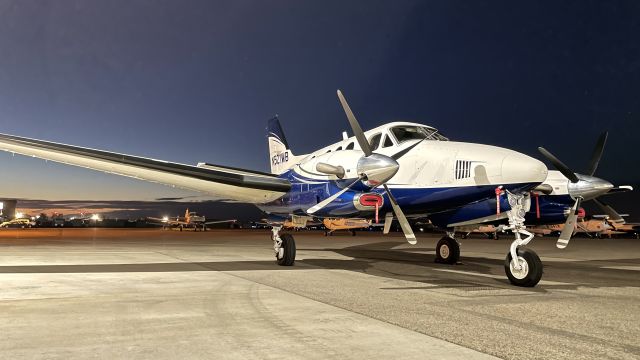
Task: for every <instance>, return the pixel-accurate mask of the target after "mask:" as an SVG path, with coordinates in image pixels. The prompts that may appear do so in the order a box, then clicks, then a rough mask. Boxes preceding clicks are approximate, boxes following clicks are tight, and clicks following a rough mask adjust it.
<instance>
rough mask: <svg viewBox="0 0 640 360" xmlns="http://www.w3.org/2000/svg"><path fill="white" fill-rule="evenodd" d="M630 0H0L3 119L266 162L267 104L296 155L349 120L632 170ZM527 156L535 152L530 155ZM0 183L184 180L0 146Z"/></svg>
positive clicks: (63, 192)
mask: <svg viewBox="0 0 640 360" xmlns="http://www.w3.org/2000/svg"><path fill="white" fill-rule="evenodd" d="M638 19H640V3H638V2H636V1H618V2H607V3H604V2H598V1H563V2H557V1H548V2H516V3H514V2H500V1H490V2H482V1H468V2H465V1H348V2H344V1H322V2H317V1H315V2H312V1H195V0H189V1H139V0H131V1H93V0H89V1H29V0H25V1H0V132H2V133H8V134H15V135H20V136H27V137H34V138H39V139H45V140H52V141H58V142H63V143H69V144H75V145H81V146H88V147H93V148H99V149H105V150H113V151H118V152H124V153H128V154H133V155H143V156H149V157H153V158H160V159H165V160H171V161H178V162H183V163H191V164H195V163H197V162H199V161H207V162H210V163H215V164H222V165H231V166H238V167H244V168H248V169H255V170H267V169H268V156H267V150H266V139H265V131H264V128H265V125H266V121H267V119H268V118H270V117H271V116H273V115H274V114H279V116H280V119H281V121H282V124H283V126H284V130H285V132H286V134H287V138H288V140H289V142H290V144H291V146H292V148H293V150H294V151H295V152H297V153H305V152H309V151H312V150H314V149H316V148H318V147H321V146H324V145H326V144H327V143H329V142H333V141H337V140H339V139H340V136H341V135H340V134H341V132H342V131H343V130H345V129H346V128H347V123H346V120H345V117H344V114H343V113H342V110H341V108H340V106H339V104H338V101H337V99H336V96H335V90H336V89H337V88H341V89H343V90H344V92H345V94H346V96H347V99H348V100H349V102H350V103H351V106H352V108H353V109H354V111H355V112H356V115H357V116H358V118H359V120H360V121H361V123H362V125H363V127H365V128H371V127H374V126H377V125H379V124H381V123H384V122H387V121H392V120H413V121H418V122H422V123H426V124H429V125H432V126H435V127H437V128H439V129H441V131H442V132H443V133H445V134H446V135H447V136H448V137H450V138H451V139H453V140H460V141H471V142H480V143H489V144H494V145H498V146H505V147H509V148H513V149H516V150H519V151H522V152H524V153H528V154H531V155H534V156H538V155H537V153H536V147H537V146H540V145H543V146H545V147H547V148H548V149H550V150H552V151H553V152H554V153H556V155H558V156H559V157H560V158H561V159H562V160H563V161H565V162H566V163H567V164H569V165H570V166H572V167H573V168H575V170H576V171H580V170H583V171H584V170H585V169H586V167H587V165H588V161H589V157H590V154H591V149H592V147H593V144H594V143H595V141H596V139H597V137H598V135H599V134H600V132H601V131H603V130H605V129H608V130H609V131H610V137H609V143H608V146H607V149H606V150H605V155H604V158H603V161H602V162H601V166H600V169H599V171H598V173H597V175H599V176H601V177H604V178H607V179H609V180H612V181H614V182H618V183H620V182H624V183H637V182H640V169H638V168H637V167H636V166H620V164H636V163H637V157H638V154H639V153H640V152H639V151H638V150H637V149H636V148H635V147H634V146H633V145H634V144H635V143H636V141H637V140H636V138H637V134H638V132H639V130H640V115H639V114H640V96H638V95H639V94H640V45H639V44H640V42H638V41H637V34H640V20H638ZM538 157H539V156H538ZM0 166H2V169H3V171H2V184H3V186H2V187H1V191H0V196H2V197H20V198H38V199H94V200H103V199H106V200H151V199H155V198H159V197H170V196H184V195H190V194H191V193H189V192H184V191H179V190H175V189H171V188H168V187H165V186H161V185H156V184H147V183H143V182H140V181H137V180H130V179H125V178H120V177H118V176H113V175H106V174H102V173H97V172H92V171H89V170H84V169H79V168H73V167H70V166H64V165H58V164H54V163H45V162H43V161H41V160H37V159H30V158H25V157H20V156H15V157H12V156H11V155H10V154H5V153H2V154H0Z"/></svg>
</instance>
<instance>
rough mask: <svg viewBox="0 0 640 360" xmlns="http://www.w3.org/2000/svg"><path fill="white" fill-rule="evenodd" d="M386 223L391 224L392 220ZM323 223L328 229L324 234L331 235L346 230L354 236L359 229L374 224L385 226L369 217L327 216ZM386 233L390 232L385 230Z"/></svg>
mask: <svg viewBox="0 0 640 360" xmlns="http://www.w3.org/2000/svg"><path fill="white" fill-rule="evenodd" d="M386 224H389V225H391V221H389V222H387V223H386ZM322 225H324V227H325V228H326V229H327V230H326V231H325V232H324V236H331V235H332V234H333V233H334V232H336V231H342V230H346V231H349V232H350V233H351V235H352V236H356V230H357V229H369V228H371V227H372V226H373V227H378V226H383V225H382V224H378V223H377V222H376V223H374V222H373V220H368V219H347V218H327V219H323V220H322ZM385 231H386V232H385V234H387V233H388V232H389V230H388V229H386V230H385Z"/></svg>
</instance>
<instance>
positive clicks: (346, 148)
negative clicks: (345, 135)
mask: <svg viewBox="0 0 640 360" xmlns="http://www.w3.org/2000/svg"><path fill="white" fill-rule="evenodd" d="M353 146H354V143H352V142H350V143H349V144H348V145H347V147H345V148H344V149H345V150H353Z"/></svg>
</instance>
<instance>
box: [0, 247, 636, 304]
mask: <svg viewBox="0 0 640 360" xmlns="http://www.w3.org/2000/svg"><path fill="white" fill-rule="evenodd" d="M397 246H398V242H379V243H369V244H365V245H358V246H352V247H346V248H340V249H329V248H327V249H298V251H299V252H304V256H302V258H303V259H301V260H297V261H296V264H295V266H292V267H281V266H278V265H276V264H275V261H271V260H269V261H216V262H168V263H138V264H78V265H13V266H0V273H4V274H34V273H110V272H113V273H127V272H131V273H134V272H189V271H194V272H198V271H275V270H279V271H298V270H312V269H327V270H347V271H354V272H360V273H365V274H368V275H372V276H378V277H384V278H390V279H397V280H407V281H412V282H418V283H424V284H425V287H421V286H415V287H398V288H395V287H394V288H381V289H383V290H406V289H422V288H425V289H427V288H428V289H433V288H445V287H446V288H467V289H485V290H486V289H505V288H506V289H510V290H520V291H525V292H537V293H539V292H545V291H547V290H550V289H576V288H577V287H594V288H597V287H640V282H639V281H637V276H636V275H637V273H638V272H637V271H630V270H619V269H604V268H602V266H605V265H604V262H603V261H581V262H557V261H546V262H545V263H544V266H545V268H544V275H543V281H549V282H552V283H546V284H545V283H544V282H543V283H541V284H539V285H538V286H537V287H535V288H517V287H514V286H511V285H510V284H509V282H508V280H507V279H506V276H505V274H504V270H503V266H504V262H503V261H502V260H496V259H488V258H484V257H462V258H461V263H459V264H457V265H444V264H437V263H435V262H434V260H435V255H433V252H434V249H433V248H417V249H413V251H407V250H406V249H394V247H397ZM415 251H420V252H415ZM327 252H333V253H336V254H339V255H342V256H344V257H348V258H349V259H335V258H329V259H328V258H324V257H322V256H321V255H320V254H321V253H327ZM423 252H429V253H427V254H425V253H423ZM314 253H315V254H318V256H317V257H314V256H310V254H311V255H313V254H314ZM299 257H300V256H299ZM620 261H621V262H624V263H627V264H629V263H631V264H639V265H640V259H637V258H631V259H625V260H620Z"/></svg>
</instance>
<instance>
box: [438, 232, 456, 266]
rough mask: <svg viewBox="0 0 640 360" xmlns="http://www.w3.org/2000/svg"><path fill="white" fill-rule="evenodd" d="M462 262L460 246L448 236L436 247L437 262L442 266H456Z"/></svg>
mask: <svg viewBox="0 0 640 360" xmlns="http://www.w3.org/2000/svg"><path fill="white" fill-rule="evenodd" d="M458 260H460V244H458V242H457V241H456V239H454V238H453V236H451V235H449V234H447V236H445V237H443V238H442V239H440V241H438V244H437V245H436V262H437V263H442V264H455V263H457V262H458Z"/></svg>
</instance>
